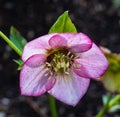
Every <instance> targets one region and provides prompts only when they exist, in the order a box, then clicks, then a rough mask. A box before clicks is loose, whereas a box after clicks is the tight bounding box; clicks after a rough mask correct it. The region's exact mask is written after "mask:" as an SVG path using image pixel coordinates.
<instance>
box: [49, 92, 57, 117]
mask: <svg viewBox="0 0 120 117" xmlns="http://www.w3.org/2000/svg"><path fill="white" fill-rule="evenodd" d="M48 98H49V102H50V109H51V117H57V110H56V104H55V99H54V98H53V97H52V96H51V95H49V94H48Z"/></svg>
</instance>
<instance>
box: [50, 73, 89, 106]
mask: <svg viewBox="0 0 120 117" xmlns="http://www.w3.org/2000/svg"><path fill="white" fill-rule="evenodd" d="M89 82H90V80H89V79H85V78H82V77H80V76H78V75H76V74H75V73H73V72H70V74H69V75H63V76H62V75H61V76H60V75H58V76H56V83H55V85H54V86H53V88H52V89H50V90H49V91H48V93H49V94H51V95H52V96H54V97H55V98H57V99H58V100H60V101H62V102H64V103H66V104H68V105H72V106H75V105H76V104H77V103H78V102H79V100H80V99H81V98H82V97H83V95H84V94H85V93H86V91H87V89H88V86H89Z"/></svg>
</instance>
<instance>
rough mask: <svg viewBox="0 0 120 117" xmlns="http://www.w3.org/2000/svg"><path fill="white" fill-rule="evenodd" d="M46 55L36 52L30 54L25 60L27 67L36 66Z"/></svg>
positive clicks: (41, 62) (44, 59) (43, 60)
mask: <svg viewBox="0 0 120 117" xmlns="http://www.w3.org/2000/svg"><path fill="white" fill-rule="evenodd" d="M46 59H47V57H46V56H45V55H43V54H36V55H33V56H31V57H30V58H28V59H27V61H26V62H25V64H26V65H28V66H29V67H38V66H40V65H41V64H43V63H44V62H45V61H46Z"/></svg>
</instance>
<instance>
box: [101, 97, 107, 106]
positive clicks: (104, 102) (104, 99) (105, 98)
mask: <svg viewBox="0 0 120 117" xmlns="http://www.w3.org/2000/svg"><path fill="white" fill-rule="evenodd" d="M107 100H108V95H103V96H102V101H103V105H106V103H107Z"/></svg>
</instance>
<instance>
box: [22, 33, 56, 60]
mask: <svg viewBox="0 0 120 117" xmlns="http://www.w3.org/2000/svg"><path fill="white" fill-rule="evenodd" d="M54 35H56V33H54V34H48V35H44V36H41V37H39V38H37V39H35V40H33V41H30V42H28V43H27V44H26V45H25V47H24V50H23V54H22V60H23V61H26V60H27V59H28V58H29V57H30V56H32V55H34V54H45V52H46V49H49V48H50V45H49V43H48V40H49V39H50V38H51V37H52V36H54Z"/></svg>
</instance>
